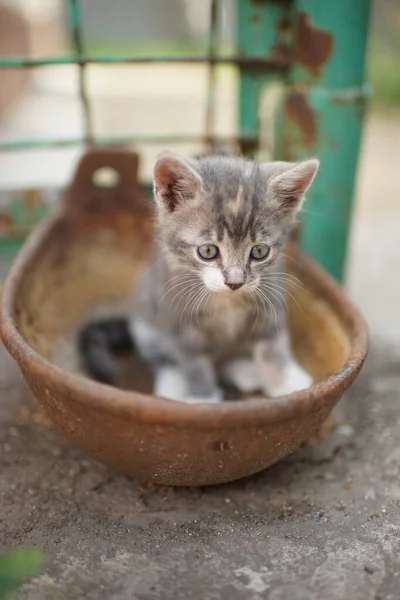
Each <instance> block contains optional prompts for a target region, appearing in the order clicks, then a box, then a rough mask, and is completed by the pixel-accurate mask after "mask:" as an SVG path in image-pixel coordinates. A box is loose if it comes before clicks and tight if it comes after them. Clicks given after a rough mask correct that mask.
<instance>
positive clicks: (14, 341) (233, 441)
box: [1, 151, 368, 486]
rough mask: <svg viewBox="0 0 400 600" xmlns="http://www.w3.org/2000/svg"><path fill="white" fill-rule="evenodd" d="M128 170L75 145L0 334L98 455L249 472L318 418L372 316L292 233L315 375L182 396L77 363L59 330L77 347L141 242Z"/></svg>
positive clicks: (123, 283)
mask: <svg viewBox="0 0 400 600" xmlns="http://www.w3.org/2000/svg"><path fill="white" fill-rule="evenodd" d="M102 167H111V168H113V169H115V171H117V173H118V174H119V183H118V184H117V185H116V186H114V187H112V188H105V187H98V186H97V185H96V184H94V183H93V180H92V177H93V174H94V173H95V172H96V171H97V170H98V169H100V168H102ZM136 172H137V157H136V155H134V154H129V153H123V152H110V151H94V152H91V153H90V154H87V155H86V156H85V157H84V158H83V159H82V161H81V163H80V165H79V167H78V170H77V173H76V176H75V179H74V182H73V183H72V185H71V186H70V188H69V189H68V191H67V193H66V195H65V202H64V205H63V207H62V208H61V209H60V210H59V212H57V213H56V214H54V215H53V216H52V217H51V218H49V219H48V220H47V221H46V222H45V223H43V225H42V226H40V227H39V228H38V229H37V230H35V231H34V232H33V234H32V235H31V237H30V238H29V240H28V241H27V242H26V244H25V246H24V248H23V249H22V251H21V253H20V254H19V256H18V257H17V259H16V261H15V263H14V265H13V266H12V268H11V271H10V273H9V275H8V277H7V279H6V281H5V283H4V286H3V290H2V305H1V337H2V339H3V342H4V344H5V345H6V347H7V349H8V350H9V352H10V354H11V355H12V356H13V357H14V359H15V360H16V361H17V362H18V364H19V366H20V368H21V371H22V373H23V375H24V377H25V379H26V381H27V382H28V385H29V387H30V388H31V389H32V391H33V393H34V394H35V396H36V397H37V399H38V400H39V402H40V404H41V405H42V406H43V408H44V409H45V411H46V413H47V414H48V415H49V416H50V418H51V419H52V420H53V421H54V423H56V424H57V425H58V426H59V427H60V428H61V429H62V430H63V431H64V433H65V435H66V436H67V438H68V439H70V440H71V441H72V442H74V443H75V444H76V445H77V446H79V447H80V448H81V449H82V450H83V451H85V452H87V453H88V454H90V455H91V456H92V457H94V458H96V459H97V460H99V461H100V462H102V463H104V464H106V465H108V466H110V467H111V468H113V469H117V470H118V471H121V472H122V473H125V474H127V475H131V476H133V477H135V478H138V479H140V480H144V481H153V482H157V483H160V484H164V485H176V486H185V485H186V486H193V485H210V484H217V483H222V482H228V481H232V480H235V479H239V478H241V477H245V476H247V475H251V474H252V473H256V472H258V471H260V470H262V469H265V468H266V467H268V466H270V465H272V464H273V463H276V462H277V461H279V460H280V459H282V458H283V457H284V456H286V455H287V454H289V453H290V452H293V450H295V449H296V448H298V447H299V446H300V445H301V444H302V443H303V442H304V441H306V440H307V439H308V438H310V437H311V436H312V435H313V434H315V433H316V432H317V431H318V429H319V427H320V426H321V424H322V423H323V421H324V420H325V419H326V418H327V416H328V415H329V413H330V412H331V410H332V408H333V407H334V405H335V404H336V402H337V401H338V400H339V399H340V397H341V396H342V394H343V392H344V391H345V390H346V389H348V387H349V386H350V385H351V384H352V383H353V381H354V380H355V378H356V377H357V374H358V372H359V371H360V368H361V366H362V364H363V361H364V359H365V356H366V352H367V345H368V341H367V331H366V327H365V325H364V323H363V320H362V319H361V318H360V316H359V315H358V313H357V312H356V310H355V309H354V308H353V306H352V305H351V304H350V302H349V301H348V300H347V298H346V296H345V294H344V292H343V291H342V290H341V289H340V287H338V285H336V283H335V282H334V281H333V280H332V279H331V278H330V277H329V276H328V275H326V274H325V273H324V272H323V271H322V270H321V269H320V268H319V267H317V266H316V265H315V264H313V263H312V262H310V261H309V260H307V259H306V258H305V257H304V256H303V255H302V254H301V253H300V252H299V250H298V249H297V248H296V247H295V246H290V247H289V248H288V256H289V259H288V263H287V269H288V270H289V271H290V272H291V273H293V274H294V275H295V276H296V277H298V278H299V279H300V280H301V281H302V283H303V285H304V288H300V289H299V288H297V287H294V288H293V289H292V290H291V294H292V295H293V296H295V301H292V298H291V297H290V296H289V300H290V302H289V320H290V328H291V335H292V343H293V348H294V352H295V354H296V356H297V358H298V360H299V361H300V362H301V363H302V364H303V365H304V366H305V367H306V369H308V370H309V372H310V373H311V374H312V375H313V377H314V378H315V381H316V383H315V384H314V385H313V386H312V387H311V388H310V389H307V390H304V391H300V392H297V393H294V394H291V395H288V396H284V397H281V398H277V399H274V400H271V399H268V398H263V397H254V398H248V399H243V400H238V401H234V400H231V401H229V400H228V401H226V402H224V403H221V404H215V405H207V404H198V405H187V404H184V403H179V402H173V401H169V400H165V399H162V398H159V397H155V396H152V395H151V394H150V393H144V391H143V390H146V389H149V388H148V385H149V382H148V381H147V382H146V381H145V380H146V378H143V376H142V374H141V372H138V371H141V369H140V368H139V369H138V368H137V367H136V371H135V367H134V366H132V369H133V372H136V373H137V377H136V379H135V381H134V385H135V391H129V390H122V389H116V388H112V387H109V386H107V385H102V384H99V383H96V382H93V381H91V380H90V379H88V378H86V377H85V376H84V375H82V374H79V372H78V373H77V372H73V371H74V369H75V367H72V366H71V364H69V362H68V360H67V359H65V364H62V363H60V361H59V359H58V358H56V357H55V353H56V352H55V348H56V347H58V346H59V344H60V340H66V341H65V344H66V346H68V343H69V346H68V348H69V350H70V351H71V352H72V348H73V344H71V342H68V340H71V339H73V335H74V331H76V329H77V327H78V326H79V325H80V324H81V323H82V321H83V320H84V319H86V318H87V317H88V316H90V314H91V313H92V311H93V310H95V308H97V307H98V306H101V305H107V306H109V305H113V303H118V302H119V301H121V300H124V299H126V298H127V297H128V294H129V291H130V288H131V285H132V283H133V281H134V280H135V278H136V277H137V275H138V273H139V271H140V269H141V268H142V266H143V264H144V261H145V259H146V256H147V253H148V248H149V244H150V242H151V236H152V221H151V217H150V214H149V209H148V207H147V205H146V202H145V201H144V199H143V198H144V194H143V192H142V191H141V189H140V188H139V186H138V184H137V181H136ZM66 355H68V352H67V353H66ZM60 364H61V366H60ZM146 386H147V387H146ZM141 390H142V391H141Z"/></svg>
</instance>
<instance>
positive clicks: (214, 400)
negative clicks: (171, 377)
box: [184, 389, 224, 404]
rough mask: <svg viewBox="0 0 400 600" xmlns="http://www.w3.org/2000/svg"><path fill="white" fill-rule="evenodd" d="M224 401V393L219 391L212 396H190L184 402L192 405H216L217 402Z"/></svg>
mask: <svg viewBox="0 0 400 600" xmlns="http://www.w3.org/2000/svg"><path fill="white" fill-rule="evenodd" d="M223 399H224V398H223V394H222V391H221V390H219V389H217V390H215V392H214V393H213V394H212V395H211V396H190V395H188V396H186V397H185V398H184V402H187V403H188V404H192V403H193V404H196V403H199V402H202V403H204V402H206V403H207V404H210V403H214V404H216V403H217V402H222V400H223Z"/></svg>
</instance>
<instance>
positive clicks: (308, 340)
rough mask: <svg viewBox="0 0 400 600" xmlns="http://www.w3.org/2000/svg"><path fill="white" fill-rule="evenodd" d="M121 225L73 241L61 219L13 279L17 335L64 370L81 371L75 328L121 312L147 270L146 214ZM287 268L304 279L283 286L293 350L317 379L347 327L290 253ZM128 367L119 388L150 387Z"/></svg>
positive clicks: (143, 374)
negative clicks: (19, 276)
mask: <svg viewBox="0 0 400 600" xmlns="http://www.w3.org/2000/svg"><path fill="white" fill-rule="evenodd" d="M124 229H127V230H126V231H121V229H118V227H115V224H114V226H113V227H109V228H106V227H104V226H102V227H101V228H97V229H95V230H92V231H90V232H89V231H84V230H81V231H79V232H77V234H76V235H75V236H74V237H73V239H72V240H71V239H70V236H69V235H68V231H69V228H68V225H67V223H66V222H65V221H64V220H62V219H61V220H59V221H58V223H57V225H56V226H55V227H53V229H52V230H51V232H50V234H49V236H48V239H47V240H46V243H44V244H43V245H42V248H41V249H40V251H39V252H37V253H36V255H35V256H34V257H33V259H32V261H31V265H30V268H29V269H27V271H26V277H24V278H23V279H22V280H21V282H20V283H19V287H20V289H19V290H18V293H17V294H16V297H17V303H16V310H15V319H16V325H17V327H18V329H19V331H20V333H21V334H22V336H23V337H24V338H25V340H26V341H27V342H28V344H29V345H30V346H31V347H32V348H33V349H34V350H36V351H37V352H38V353H39V354H41V355H42V356H43V357H45V358H47V359H49V360H50V361H52V362H54V363H56V364H58V366H61V367H63V368H64V369H66V370H68V371H72V372H79V363H78V360H77V356H76V351H75V335H76V331H77V329H78V327H79V326H80V325H81V324H82V322H84V321H85V320H87V319H88V318H93V316H94V315H107V314H115V313H116V312H118V313H126V312H127V310H128V306H129V297H130V292H131V289H132V285H134V284H135V281H136V280H137V278H138V275H139V273H140V271H141V269H143V268H145V265H146V257H147V256H148V251H149V246H150V244H151V238H152V229H151V224H150V222H149V220H148V219H147V220H143V218H142V217H140V216H138V217H137V222H133V223H132V227H131V228H126V227H125V228H124ZM286 270H287V272H289V273H291V274H293V275H294V276H295V277H297V278H299V279H300V281H301V283H302V286H299V285H297V284H296V285H290V286H289V287H288V288H287V291H288V296H287V300H288V313H289V324H290V332H291V338H292V345H293V349H294V352H295V354H296V357H297V359H298V360H299V362H300V363H301V364H302V365H303V366H304V367H305V368H306V369H307V370H308V371H309V372H310V373H311V374H312V376H313V377H314V379H315V380H316V381H318V380H321V379H323V378H325V377H326V376H328V375H331V374H333V373H335V372H336V371H338V370H339V369H340V368H341V367H342V366H343V365H344V363H345V362H346V360H347V358H348V355H349V349H350V342H351V331H349V328H348V325H347V323H346V322H345V321H344V319H343V318H342V317H341V315H340V314H337V313H336V312H335V306H334V305H333V304H331V302H330V299H329V298H325V297H323V296H322V297H321V295H320V294H319V289H318V286H317V285H316V282H315V279H313V278H310V277H309V275H308V273H307V270H306V269H304V266H302V264H301V261H299V260H298V259H297V258H296V257H295V256H294V255H293V253H290V252H289V254H288V258H287V259H286ZM128 371H129V374H130V376H129V377H126V378H125V377H124V381H123V382H122V387H126V388H134V389H136V390H138V391H143V392H150V391H151V387H152V384H151V378H150V375H149V373H148V371H147V370H146V368H143V364H142V363H140V361H139V360H138V359H135V360H130V361H129V369H125V370H124V369H122V373H124V372H125V373H126V372H128Z"/></svg>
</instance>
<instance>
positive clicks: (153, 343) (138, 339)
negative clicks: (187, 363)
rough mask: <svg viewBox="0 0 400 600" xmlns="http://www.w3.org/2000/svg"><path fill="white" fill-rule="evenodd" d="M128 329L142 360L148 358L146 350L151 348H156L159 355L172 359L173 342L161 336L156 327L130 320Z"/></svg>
mask: <svg viewBox="0 0 400 600" xmlns="http://www.w3.org/2000/svg"><path fill="white" fill-rule="evenodd" d="M129 328H130V332H131V335H132V337H133V339H134V340H135V343H136V345H137V347H138V349H139V351H140V353H141V355H142V356H143V357H144V358H148V355H149V352H148V349H149V348H152V347H156V348H158V350H159V353H160V354H165V355H166V356H171V357H174V355H175V345H174V342H173V341H172V340H171V339H170V338H169V337H167V336H166V335H163V334H162V333H161V331H160V330H159V329H157V327H154V326H153V325H150V324H149V323H146V322H144V321H136V320H134V319H132V320H131V321H130V323H129Z"/></svg>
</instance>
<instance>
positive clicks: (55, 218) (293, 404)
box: [0, 209, 368, 429]
mask: <svg viewBox="0 0 400 600" xmlns="http://www.w3.org/2000/svg"><path fill="white" fill-rule="evenodd" d="M66 216H67V215H66V212H65V210H63V209H59V210H58V211H57V212H55V213H54V214H53V215H52V216H50V217H48V218H47V219H45V221H44V222H43V223H42V224H40V225H39V226H38V227H36V228H35V230H34V231H33V232H32V233H31V234H30V236H29V237H28V239H27V240H26V242H25V243H24V245H23V247H22V249H21V251H20V252H19V254H18V255H17V257H16V258H15V260H14V262H13V264H12V266H11V268H10V271H9V273H8V274H7V276H6V279H5V281H4V283H3V286H2V293H1V308H0V335H1V338H2V340H3V343H4V345H5V346H6V348H7V350H8V351H9V353H10V354H11V356H12V357H13V358H14V359H15V361H16V362H17V363H18V364H19V366H20V367H21V369H22V371H23V372H24V373H27V374H28V379H30V378H32V379H33V378H34V379H37V380H38V381H39V382H40V385H42V386H43V385H45V386H46V387H48V388H52V390H53V391H54V392H55V395H57V391H58V392H59V393H60V394H67V395H70V396H71V400H72V401H74V402H79V403H80V404H81V405H84V406H88V407H89V408H96V409H97V410H100V411H103V412H105V413H111V414H114V415H116V416H119V417H123V418H133V419H135V420H136V421H139V422H143V423H153V424H157V425H170V426H171V425H172V426H175V427H183V426H188V425H190V426H194V427H195V428H197V429H210V428H219V427H224V428H225V427H232V428H234V427H243V426H249V425H252V426H260V425H263V424H272V423H276V422H280V421H285V420H288V419H295V418H296V417H301V416H305V415H306V414H309V413H313V412H315V411H317V410H318V409H321V408H323V407H324V406H325V405H326V404H327V403H329V399H330V398H332V396H333V397H336V398H339V397H340V396H341V395H342V394H343V393H344V391H345V390H346V389H347V388H348V387H350V385H351V384H352V383H353V381H354V380H355V378H356V377H357V374H358V372H359V371H360V369H361V367H362V364H363V362H364V360H365V357H366V354H367V350H368V330H367V327H366V324H365V322H364V320H363V318H362V317H361V315H360V314H359V313H358V311H357V310H356V309H355V307H354V306H353V305H352V303H351V302H350V301H349V300H348V299H347V297H346V296H345V294H344V292H343V291H342V290H341V288H340V287H339V286H338V284H337V283H336V282H335V281H334V280H333V279H332V278H331V277H330V275H328V274H327V273H325V272H324V271H323V270H322V269H321V268H320V267H319V266H317V265H316V264H315V263H314V262H313V261H311V260H309V259H308V258H306V257H305V256H304V255H303V254H302V252H301V251H300V250H299V249H298V248H297V247H295V245H294V244H290V254H291V256H293V257H294V258H295V259H296V261H297V264H299V265H300V269H301V271H304V272H306V273H307V280H309V281H310V282H311V284H312V285H311V289H312V290H313V292H314V293H315V294H318V295H320V296H321V297H322V298H323V299H325V300H326V301H327V302H328V303H329V304H330V305H331V307H332V310H334V312H335V313H336V314H338V315H339V318H340V319H341V320H342V321H346V322H347V326H346V329H347V330H348V331H350V352H349V357H348V360H347V361H346V363H345V364H344V365H343V367H342V368H341V369H340V370H339V371H337V372H336V373H334V374H333V375H330V376H328V377H326V378H325V379H323V380H322V381H319V382H317V383H315V384H313V385H312V386H311V387H310V388H308V389H306V390H301V391H299V392H295V393H293V394H288V395H286V396H281V397H280V398H275V399H269V398H266V397H260V396H258V397H254V398H249V399H246V400H243V401H240V400H239V401H238V400H235V401H233V400H231V401H230V400H227V401H225V402H223V403H220V404H200V403H199V404H185V403H182V402H176V401H173V400H168V399H165V398H161V397H157V396H153V395H151V394H148V395H147V394H142V393H140V392H134V391H123V390H120V389H118V388H113V387H111V386H108V385H105V384H102V383H98V382H95V381H92V380H90V379H88V378H86V377H85V376H83V375H78V374H73V373H68V372H67V371H64V369H62V368H61V367H58V366H57V365H55V364H53V363H51V362H50V361H49V360H47V359H46V358H44V357H42V356H41V355H40V354H39V353H38V352H36V351H35V350H34V349H33V348H32V347H31V346H30V345H29V344H28V342H27V341H25V339H24V338H23V337H22V335H21V334H20V333H19V331H18V329H17V326H16V323H15V319H14V298H15V296H16V292H17V290H18V287H19V285H20V282H21V280H22V279H23V277H24V273H25V272H26V270H27V269H29V267H30V266H31V265H32V264H34V261H35V259H36V257H37V255H38V254H39V253H40V252H41V250H42V246H43V243H44V241H45V240H46V239H47V237H48V236H49V235H50V234H51V232H52V230H53V229H54V228H55V227H56V226H57V225H59V224H60V223H62V222H63V221H64V220H65V219H66Z"/></svg>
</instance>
